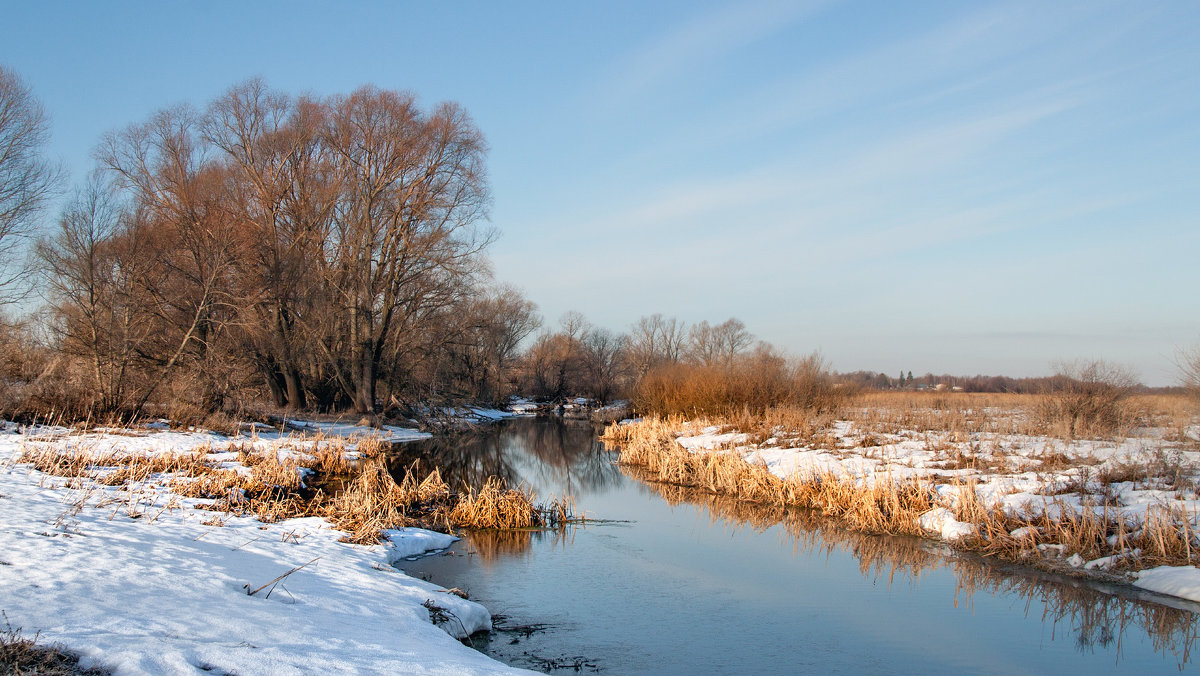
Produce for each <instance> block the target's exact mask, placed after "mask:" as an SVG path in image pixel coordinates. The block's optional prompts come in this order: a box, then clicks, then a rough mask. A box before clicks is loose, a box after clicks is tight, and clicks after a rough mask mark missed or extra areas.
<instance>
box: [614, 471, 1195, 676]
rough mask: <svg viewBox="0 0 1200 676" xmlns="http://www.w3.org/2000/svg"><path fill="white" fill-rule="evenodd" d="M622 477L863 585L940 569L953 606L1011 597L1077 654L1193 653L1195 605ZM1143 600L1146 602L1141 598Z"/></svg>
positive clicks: (639, 474)
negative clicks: (1134, 648) (1135, 642)
mask: <svg viewBox="0 0 1200 676" xmlns="http://www.w3.org/2000/svg"><path fill="white" fill-rule="evenodd" d="M621 471H623V472H624V473H626V474H628V475H629V476H630V477H632V478H634V479H642V480H643V481H642V485H643V486H645V487H646V488H647V489H648V490H650V491H652V492H654V493H657V494H658V495H660V496H661V497H662V498H663V499H664V500H666V501H667V503H668V504H670V505H678V504H681V503H687V504H692V505H700V506H702V507H704V508H705V509H707V510H708V512H709V514H710V516H711V518H712V520H713V522H714V523H720V524H722V525H724V526H726V527H730V528H733V529H741V528H752V529H754V530H756V531H759V532H762V531H764V530H766V529H768V528H770V527H772V526H776V525H779V526H781V527H782V528H783V529H784V530H785V531H786V532H787V534H788V537H789V539H790V540H791V541H792V543H793V546H794V547H795V550H796V551H804V552H816V553H824V554H829V553H832V552H835V551H846V552H849V553H850V554H852V555H853V556H854V557H855V559H856V560H857V561H858V564H859V570H860V571H861V572H862V574H863V576H864V577H870V578H873V579H875V580H877V581H878V580H882V579H886V580H887V584H888V585H889V586H890V585H891V584H893V583H894V582H896V581H897V580H899V581H903V582H907V583H908V584H910V585H916V584H917V582H918V581H919V579H920V576H921V574H922V573H924V572H926V571H930V570H935V569H938V568H948V569H950V570H951V571H953V573H954V575H955V578H956V580H957V582H958V587H957V589H956V591H955V600H954V605H955V606H956V607H957V606H958V605H959V604H960V603H961V604H964V605H967V606H970V604H971V600H972V597H973V596H974V595H975V593H976V592H982V593H984V594H991V595H999V594H1012V595H1016V596H1017V597H1018V598H1020V599H1022V600H1024V601H1025V614H1026V616H1028V615H1030V614H1031V613H1034V612H1036V610H1035V609H1036V608H1038V607H1039V606H1040V607H1041V608H1042V610H1041V613H1042V621H1043V622H1047V623H1049V624H1050V626H1051V639H1052V640H1053V639H1055V638H1057V636H1056V634H1057V632H1058V630H1059V627H1064V628H1066V629H1067V630H1068V632H1069V635H1072V636H1074V640H1075V645H1076V648H1077V649H1078V650H1080V651H1081V652H1091V651H1094V650H1095V649H1096V648H1097V647H1101V648H1106V649H1114V650H1115V651H1116V652H1117V657H1118V658H1119V657H1120V650H1121V641H1122V639H1123V638H1124V637H1125V636H1127V635H1128V634H1129V632H1132V631H1138V632H1142V631H1144V632H1145V633H1146V635H1147V637H1149V638H1150V640H1151V643H1152V645H1153V647H1154V650H1155V652H1157V653H1159V654H1161V655H1163V656H1164V657H1165V656H1166V655H1167V654H1168V653H1170V654H1172V655H1174V656H1175V658H1176V660H1178V663H1179V668H1180V670H1182V669H1183V668H1184V667H1185V666H1186V665H1187V662H1188V659H1189V658H1190V656H1191V649H1192V647H1193V646H1194V645H1195V644H1196V642H1197V639H1198V638H1200V633H1198V632H1200V615H1198V614H1197V613H1196V612H1195V610H1196V609H1195V608H1194V606H1195V604H1191V603H1188V602H1186V601H1178V605H1179V606H1180V607H1171V606H1167V605H1163V604H1161V603H1157V602H1152V601H1148V600H1144V598H1139V596H1140V593H1139V592H1138V591H1137V590H1132V589H1128V588H1125V587H1120V586H1116V585H1106V584H1102V583H1097V582H1093V581H1085V580H1078V579H1074V578H1067V577H1063V576H1050V575H1047V574H1044V573H1038V572H1034V571H1029V570H1022V569H1016V568H1011V567H1000V566H997V565H994V564H992V563H988V562H983V561H980V560H977V559H975V558H973V557H971V556H948V555H946V553H945V549H944V548H943V547H942V546H941V545H938V544H937V543H933V542H930V541H927V540H922V539H919V538H912V537H893V536H881V535H867V534H863V533H858V532H855V531H851V530H848V529H845V528H842V527H839V526H838V525H837V524H836V523H835V522H833V521H832V520H831V519H829V518H826V517H823V516H821V515H819V514H816V513H814V512H809V511H804V510H796V509H788V508H784V507H776V506H765V505H758V504H754V503H748V502H744V501H740V500H736V499H733V498H729V497H723V496H718V495H712V494H709V493H706V492H704V491H701V490H697V489H693V488H686V487H682V486H673V485H669V484H663V483H656V482H650V481H648V480H646V479H647V477H646V475H645V474H644V471H643V470H641V469H640V468H636V467H621ZM1145 596H1146V597H1148V596H1149V595H1145Z"/></svg>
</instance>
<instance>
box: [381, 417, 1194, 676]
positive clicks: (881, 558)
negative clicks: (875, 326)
mask: <svg viewBox="0 0 1200 676" xmlns="http://www.w3.org/2000/svg"><path fill="white" fill-rule="evenodd" d="M614 457H615V456H614V455H613V454H611V453H609V452H606V451H605V450H604V449H603V447H602V445H601V444H599V442H597V441H595V434H594V432H593V429H592V428H591V426H590V425H588V424H571V423H564V422H562V421H560V420H557V419H545V418H539V419H521V420H513V421H509V422H507V423H504V424H503V425H500V426H499V427H498V428H497V429H496V430H494V431H493V432H492V433H490V434H486V435H481V436H478V437H460V438H456V439H450V440H444V439H443V440H432V441H429V442H419V443H417V444H409V445H407V446H405V447H403V448H402V449H401V450H400V451H398V453H397V455H396V456H395V457H394V458H393V470H394V471H396V472H399V473H400V474H403V468H404V467H407V466H408V465H410V464H411V463H412V462H414V460H416V459H418V458H423V460H422V462H424V463H429V462H436V463H438V464H439V466H440V467H441V468H442V470H443V473H444V475H445V476H446V478H447V480H449V481H459V480H462V481H468V482H472V483H478V482H479V481H481V480H482V478H483V477H486V476H487V475H489V474H499V475H501V476H505V477H507V478H508V479H509V480H510V482H512V483H514V484H515V483H519V482H524V483H526V484H527V485H529V486H530V487H532V489H533V490H534V491H535V492H536V493H537V494H538V496H539V497H540V498H542V499H548V498H549V497H550V496H551V494H554V495H561V494H563V493H564V492H566V493H569V494H571V495H573V496H574V497H575V500H576V507H577V511H580V512H586V513H587V516H588V517H590V518H594V519H602V520H604V521H602V522H599V523H590V524H588V525H586V526H579V527H575V528H571V529H568V530H567V531H565V532H562V533H558V532H528V531H526V532H515V533H513V532H509V533H476V534H472V535H469V536H468V537H466V538H464V539H463V540H462V541H460V542H459V543H457V544H456V545H455V546H454V547H453V548H452V549H451V550H450V551H449V552H448V553H447V554H446V555H436V556H431V557H426V558H423V559H418V560H416V561H411V562H402V563H401V564H399V565H400V567H401V568H403V569H404V571H405V572H407V573H408V574H410V575H413V576H420V577H425V578H427V579H431V580H433V581H434V582H436V583H438V584H440V585H443V586H446V587H459V588H462V589H465V590H467V591H468V592H469V593H470V596H471V598H472V599H473V600H476V601H479V602H480V603H483V604H484V605H485V606H487V607H488V608H489V609H490V610H491V611H492V613H493V614H495V615H498V616H502V617H501V618H500V625H501V627H500V629H499V630H498V631H496V632H493V633H492V635H491V636H489V637H487V638H482V639H480V640H478V641H477V646H476V647H478V648H479V649H481V650H483V651H485V652H487V653H488V654H490V655H492V656H494V657H496V658H497V659H499V660H501V661H503V662H506V663H508V664H512V665H514V666H522V667H528V668H533V669H542V670H565V671H566V672H568V673H571V672H574V671H575V670H576V669H579V670H581V671H585V672H588V671H597V670H599V671H601V672H604V673H613V674H749V673H755V674H794V673H817V672H819V673H855V674H857V673H916V672H922V673H928V674H935V673H947V674H949V673H955V674H958V673H995V674H1022V673H1047V672H1055V673H1063V674H1078V673H1089V674H1091V673H1110V672H1121V673H1147V672H1154V673H1177V672H1179V671H1188V672H1190V671H1196V670H1197V669H1196V666H1195V665H1193V664H1192V663H1191V662H1190V661H1189V657H1190V655H1189V653H1190V650H1191V648H1192V647H1194V646H1195V645H1196V643H1197V631H1198V630H1200V623H1198V618H1200V615H1198V614H1197V613H1198V612H1200V605H1197V604H1189V603H1186V602H1181V601H1177V600H1170V599H1166V598H1165V597H1157V596H1153V595H1150V594H1141V593H1137V592H1135V591H1133V590H1130V589H1127V588H1124V587H1105V586H1103V585H1099V584H1095V583H1084V582H1080V581H1077V580H1071V579H1066V578H1056V577H1052V576H1046V575H1040V574H1035V573H1030V572H1028V571H1022V570H1012V569H1008V570H1005V569H1002V568H1000V567H997V566H995V565H989V564H983V563H980V562H979V561H978V560H976V559H975V558H973V557H968V556H962V555H956V554H953V553H950V552H949V551H947V550H946V549H944V548H942V547H941V546H939V545H937V544H936V543H932V542H929V541H925V540H920V539H916V538H899V537H879V536H866V535H861V534H857V533H852V532H849V531H846V530H843V529H840V528H837V527H836V526H834V525H833V524H831V523H830V522H829V521H827V520H824V519H820V518H818V517H815V516H813V515H811V514H809V513H807V512H801V511H798V510H776V509H762V508H754V507H751V506H747V505H745V504H739V503H737V502H734V501H730V500H727V499H721V498H716V497H713V496H709V495H707V494H704V493H700V492H696V491H689V490H686V489H680V488H677V487H670V486H664V485H661V484H652V483H647V482H643V481H640V480H639V479H638V478H637V476H636V472H635V471H631V470H630V469H628V468H621V467H617V466H616V465H614V464H613V460H614ZM1148 599H1155V600H1158V601H1167V602H1168V603H1170V604H1172V605H1163V604H1161V603H1154V602H1150V601H1149V600H1148Z"/></svg>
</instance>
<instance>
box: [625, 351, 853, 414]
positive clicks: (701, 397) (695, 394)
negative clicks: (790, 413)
mask: <svg viewBox="0 0 1200 676" xmlns="http://www.w3.org/2000/svg"><path fill="white" fill-rule="evenodd" d="M849 393H850V392H849V390H847V389H846V388H844V387H840V386H838V385H836V384H835V383H834V382H833V379H832V378H831V377H830V375H829V373H828V370H827V369H826V368H825V364H824V362H823V360H822V359H821V357H820V356H819V355H816V354H813V355H809V356H807V357H804V358H801V359H788V358H786V357H784V356H783V355H780V354H779V353H777V352H776V351H775V350H774V349H772V348H770V347H769V346H760V348H759V349H757V350H754V351H752V352H750V353H747V354H734V355H733V356H731V357H729V359H728V360H727V361H723V362H720V363H715V364H705V363H684V362H681V363H677V364H669V365H664V366H658V367H655V368H652V369H651V370H650V371H649V372H648V373H647V374H646V376H645V377H644V378H642V380H641V382H640V383H639V384H638V386H637V390H636V391H635V393H634V406H635V407H636V408H637V410H638V411H639V412H641V413H643V414H646V415H658V416H670V415H687V416H694V417H701V416H729V415H737V414H739V413H748V414H750V415H761V414H762V413H763V412H765V411H767V410H768V409H772V408H777V409H789V408H790V409H800V410H804V411H811V412H814V413H824V412H833V411H836V410H838V408H839V407H840V406H841V405H842V404H844V403H845V402H846V401H847V399H848V395H849Z"/></svg>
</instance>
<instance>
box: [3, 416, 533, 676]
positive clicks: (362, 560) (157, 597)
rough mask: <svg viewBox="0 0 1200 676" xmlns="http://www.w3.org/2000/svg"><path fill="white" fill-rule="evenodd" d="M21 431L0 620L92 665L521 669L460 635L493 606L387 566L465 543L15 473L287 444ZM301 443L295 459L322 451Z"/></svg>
mask: <svg viewBox="0 0 1200 676" xmlns="http://www.w3.org/2000/svg"><path fill="white" fill-rule="evenodd" d="M14 428H15V426H13V425H4V429H5V430H6V431H5V432H0V609H2V610H3V611H4V612H5V614H6V615H7V617H8V620H9V621H10V622H11V624H12V626H13V627H20V628H22V629H23V630H24V632H25V633H26V634H27V635H32V634H34V633H35V632H41V637H42V639H43V640H45V641H47V642H58V643H61V644H63V645H65V646H67V647H68V648H70V649H71V650H74V651H77V652H79V653H81V654H82V656H83V666H85V667H87V666H91V665H93V664H99V665H102V666H105V667H108V668H110V669H113V670H115V671H116V673H118V674H162V673H200V672H201V671H211V672H214V673H242V674H309V673H342V674H351V673H404V674H464V673H470V674H507V673H524V672H519V671H518V670H515V669H511V668H509V667H506V666H505V665H503V664H500V663H498V662H496V661H494V660H492V659H490V658H488V657H487V656H485V655H483V654H482V653H479V652H476V651H474V650H472V649H470V648H468V647H466V646H464V645H463V644H461V643H460V642H458V641H457V640H456V639H455V637H456V636H463V635H465V634H467V633H471V632H474V631H478V630H483V629H488V628H490V626H491V616H490V614H489V613H488V611H487V609H486V608H484V607H483V606H481V605H479V604H477V603H474V602H471V601H467V600H464V599H461V598H459V597H458V596H456V595H454V594H451V593H447V592H446V591H445V590H442V589H440V588H438V587H436V586H434V585H432V584H429V583H427V582H424V581H421V580H416V579H413V578H410V577H407V576H406V575H404V574H403V573H401V572H400V571H398V570H397V569H395V568H392V567H391V566H389V565H388V563H389V562H390V561H394V560H397V559H400V558H404V557H408V556H414V555H418V554H421V553H423V552H427V551H431V550H433V551H436V550H440V549H444V548H445V547H446V546H448V545H449V543H450V542H452V541H453V539H454V538H453V536H448V535H444V534H440V533H432V532H428V531H421V530H419V529H399V530H396V531H389V532H388V533H387V536H388V542H386V543H384V544H380V545H371V546H359V545H351V544H347V543H344V542H340V541H339V538H340V537H341V535H342V534H341V533H340V532H338V531H336V530H334V529H332V528H331V527H330V525H329V524H328V523H327V522H325V521H324V520H323V519H320V518H303V519H292V520H288V521H281V522H278V523H273V524H264V523H261V522H259V521H257V520H255V519H254V518H252V517H238V516H233V515H228V514H224V513H216V512H212V511H205V510H197V509H195V506H196V505H197V504H200V503H202V502H204V501H202V500H194V499H186V498H180V497H179V496H176V495H173V494H171V493H169V492H168V491H167V490H166V489H165V488H163V487H162V486H163V485H164V484H165V483H166V482H165V481H161V480H157V479H152V480H151V481H149V482H147V483H146V484H144V485H141V486H139V487H138V489H139V490H138V491H137V493H136V495H131V494H130V493H129V492H127V490H126V489H125V488H124V487H108V486H101V485H97V484H95V483H93V482H91V481H88V480H84V481H82V482H74V481H72V480H69V479H65V478H61V477H53V476H49V475H46V474H42V473H40V472H38V471H36V470H33V469H32V468H30V467H29V466H28V465H23V464H18V463H15V462H14V457H15V456H16V454H17V453H18V452H19V451H20V448H21V447H22V446H23V445H27V444H28V445H34V444H37V445H47V444H49V445H54V446H55V447H57V448H60V449H70V448H73V449H77V450H90V451H98V452H104V451H108V450H116V449H121V450H125V451H128V452H139V453H141V452H144V453H161V452H167V451H171V450H174V451H180V450H191V449H197V448H200V447H203V446H205V445H207V446H210V447H211V448H212V449H213V450H217V451H223V450H229V447H231V446H232V445H234V444H239V445H241V444H247V445H251V446H253V447H255V448H266V449H277V450H287V449H288V448H289V446H288V441H287V439H286V438H282V437H281V438H276V439H263V438H262V437H261V435H260V436H259V437H257V438H253V437H251V438H227V437H222V436H220V435H215V434H211V433H206V432H178V431H176V432H167V431H157V432H147V433H145V434H137V435H131V434H129V433H128V432H125V433H120V434H118V433H115V432H113V431H107V432H97V433H78V432H72V431H69V430H63V429H61V428H38V429H35V430H26V431H25V433H17V432H15V431H13V430H14ZM317 429H319V430H321V431H322V433H325V434H334V432H333V431H332V430H330V428H324V429H322V428H320V427H318V428H317ZM344 431H348V430H344V429H341V428H337V432H336V433H337V434H338V435H339V436H340V435H341V433H342V432H344ZM297 443H298V445H297V446H295V447H294V452H303V449H304V448H309V446H304V445H303V444H301V443H300V442H297ZM295 449H299V450H295ZM229 455H230V456H232V457H236V456H233V454H229ZM221 457H224V456H221ZM280 576H284V577H283V578H282V579H280V580H278V581H277V582H275V583H274V584H272V581H273V580H275V579H276V578H279V577H280ZM260 587H262V589H261V591H258V592H257V593H256V594H254V595H253V596H251V595H249V594H248V591H251V590H256V589H258V588H260ZM427 603H428V604H431V605H435V606H436V607H439V608H443V609H445V611H444V612H445V615H446V617H447V618H449V621H447V622H444V623H442V624H441V625H440V626H437V625H434V624H433V623H432V622H431V619H430V610H429V609H428V608H427V607H426V606H425V605H424V604H427Z"/></svg>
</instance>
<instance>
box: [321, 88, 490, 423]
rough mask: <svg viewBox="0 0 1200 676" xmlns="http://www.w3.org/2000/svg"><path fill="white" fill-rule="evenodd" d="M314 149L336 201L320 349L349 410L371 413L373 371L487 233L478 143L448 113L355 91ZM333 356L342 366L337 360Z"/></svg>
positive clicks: (463, 118) (444, 298)
mask: <svg viewBox="0 0 1200 676" xmlns="http://www.w3.org/2000/svg"><path fill="white" fill-rule="evenodd" d="M328 106H329V120H328V123H327V124H326V126H325V132H324V135H323V141H324V143H325V144H326V146H327V148H328V150H329V152H330V156H331V171H332V172H333V175H334V176H335V180H336V181H337V183H338V186H339V189H340V195H339V199H338V203H337V205H336V208H335V209H334V213H333V226H332V229H331V233H330V237H329V239H328V240H327V241H326V251H325V261H324V268H323V269H324V272H325V274H326V280H327V283H328V288H329V291H330V294H331V295H332V296H333V297H334V298H335V299H336V300H335V301H334V302H335V303H336V304H337V312H336V316H337V318H338V319H337V321H336V327H338V328H340V329H342V330H340V331H338V332H337V333H336V334H334V335H333V336H331V337H332V338H333V339H334V341H327V342H324V343H321V344H322V345H323V347H324V349H325V350H326V352H327V353H328V355H329V356H330V357H334V358H333V359H331V360H330V361H332V362H333V363H334V364H335V366H336V368H335V375H336V377H337V381H338V383H339V384H340V385H341V387H342V389H343V391H344V392H345V393H346V395H347V396H349V397H350V398H351V399H352V401H353V405H354V408H355V410H357V411H359V412H362V413H367V412H370V411H373V410H374V408H375V387H376V382H377V380H378V377H379V374H380V372H381V364H380V360H381V358H382V357H383V355H384V354H385V352H386V351H387V349H388V344H389V342H390V341H392V340H394V339H395V334H396V331H397V327H400V326H404V325H405V323H406V319H407V318H408V317H412V316H417V315H420V314H422V313H426V312H431V311H434V310H436V309H437V308H440V307H445V306H447V305H449V304H450V303H451V302H452V301H453V300H454V297H455V293H456V290H457V289H456V286H458V285H459V284H460V278H461V277H462V276H469V275H471V274H473V273H474V272H476V271H478V266H479V263H480V261H479V258H478V254H479V253H480V252H481V251H482V249H483V247H484V246H486V245H487V244H488V242H489V241H490V233H485V232H480V231H479V230H477V229H476V228H475V227H474V225H475V223H476V222H477V221H478V220H480V219H482V218H483V217H484V216H485V215H486V210H487V206H488V204H489V193H488V188H487V181H486V176H485V172H484V166H483V157H484V154H485V152H486V144H485V143H484V140H483V135H482V134H481V133H480V132H479V130H478V129H477V128H476V127H475V125H474V124H473V123H472V122H471V120H470V118H469V117H468V116H467V114H466V113H465V112H464V111H463V110H462V109H461V108H459V107H458V106H457V105H454V104H450V103H446V104H442V105H440V106H437V107H436V108H435V109H434V110H433V111H432V112H431V113H429V114H426V113H424V112H423V111H422V110H421V109H420V108H418V107H417V105H416V102H415V100H414V98H413V97H412V95H410V94H406V93H400V92H394V91H387V90H380V89H376V88H374V87H363V88H361V89H359V90H357V91H355V92H354V93H353V94H351V95H349V96H345V97H337V98H335V99H333V100H331V101H330V102H329V103H328ZM333 343H336V348H337V349H339V350H341V354H345V355H348V357H347V358H337V357H335V355H336V354H339V353H337V352H335V351H334V348H335V345H334V344H333Z"/></svg>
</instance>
